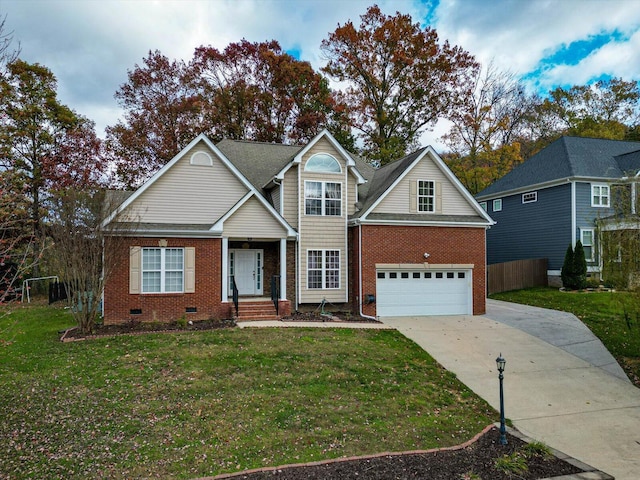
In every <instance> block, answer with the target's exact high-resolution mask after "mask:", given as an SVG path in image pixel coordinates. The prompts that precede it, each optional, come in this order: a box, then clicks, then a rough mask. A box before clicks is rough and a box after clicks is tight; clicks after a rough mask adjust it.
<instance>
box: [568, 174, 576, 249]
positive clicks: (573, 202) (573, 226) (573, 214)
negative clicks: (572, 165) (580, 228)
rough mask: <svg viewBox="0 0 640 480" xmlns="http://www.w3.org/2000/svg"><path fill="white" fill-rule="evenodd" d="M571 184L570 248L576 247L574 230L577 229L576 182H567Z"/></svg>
mask: <svg viewBox="0 0 640 480" xmlns="http://www.w3.org/2000/svg"><path fill="white" fill-rule="evenodd" d="M569 181H570V182H571V248H575V247H576V228H577V220H576V215H577V213H576V182H574V181H572V180H569Z"/></svg>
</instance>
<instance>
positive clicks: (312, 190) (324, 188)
mask: <svg viewBox="0 0 640 480" xmlns="http://www.w3.org/2000/svg"><path fill="white" fill-rule="evenodd" d="M304 213H305V215H325V216H331V217H339V216H341V215H342V184H340V183H337V182H316V181H306V182H304Z"/></svg>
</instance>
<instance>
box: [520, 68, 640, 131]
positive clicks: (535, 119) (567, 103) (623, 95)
mask: <svg viewBox="0 0 640 480" xmlns="http://www.w3.org/2000/svg"><path fill="white" fill-rule="evenodd" d="M639 120H640V87H639V84H638V82H637V81H633V80H632V81H625V80H622V79H620V78H612V79H609V80H600V81H598V82H595V83H593V84H591V85H576V86H573V87H571V88H569V89H565V88H562V87H558V88H556V89H555V90H553V91H551V92H549V96H548V97H547V98H545V99H544V100H542V101H541V102H540V104H539V105H538V106H537V107H536V108H535V109H534V111H533V114H532V116H531V122H530V126H531V130H532V136H533V137H535V138H542V139H547V140H548V142H549V143H550V142H551V141H553V140H555V139H556V138H557V137H559V136H561V135H574V136H579V137H595V138H608V139H612V140H623V139H625V138H626V137H627V135H628V134H629V133H631V131H632V130H633V128H634V127H636V126H637V125H638V123H639Z"/></svg>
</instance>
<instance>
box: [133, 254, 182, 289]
mask: <svg viewBox="0 0 640 480" xmlns="http://www.w3.org/2000/svg"><path fill="white" fill-rule="evenodd" d="M183 291H184V249H183V248H146V247H145V248H143V249H142V293H175V292H183Z"/></svg>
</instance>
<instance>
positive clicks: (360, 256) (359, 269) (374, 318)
mask: <svg viewBox="0 0 640 480" xmlns="http://www.w3.org/2000/svg"><path fill="white" fill-rule="evenodd" d="M358 272H359V273H358V277H359V279H358V287H359V288H360V295H359V297H358V304H359V305H360V316H361V317H363V318H368V319H369V320H376V321H377V320H378V319H377V318H376V317H372V316H371V315H365V314H364V313H363V312H362V225H361V224H360V225H358Z"/></svg>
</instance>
